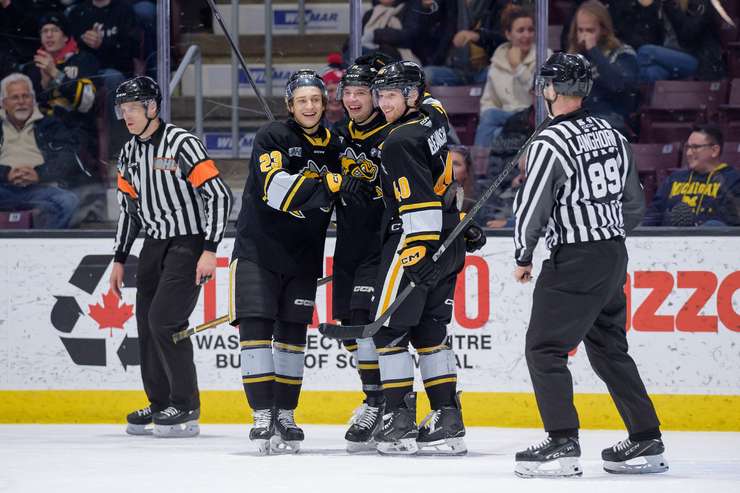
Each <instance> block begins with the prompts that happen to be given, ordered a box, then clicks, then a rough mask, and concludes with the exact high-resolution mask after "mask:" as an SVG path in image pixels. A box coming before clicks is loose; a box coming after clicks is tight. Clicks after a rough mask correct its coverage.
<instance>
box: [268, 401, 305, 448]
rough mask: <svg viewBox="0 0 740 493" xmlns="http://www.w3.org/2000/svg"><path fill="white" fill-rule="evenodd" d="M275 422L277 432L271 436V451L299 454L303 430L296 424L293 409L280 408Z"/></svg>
mask: <svg viewBox="0 0 740 493" xmlns="http://www.w3.org/2000/svg"><path fill="white" fill-rule="evenodd" d="M274 423H275V433H274V434H273V435H272V437H270V453H273V454H297V453H298V451H299V450H301V442H302V441H303V430H302V429H300V428H298V425H297V424H295V419H294V417H293V409H278V410H277V415H276V416H275V421H274Z"/></svg>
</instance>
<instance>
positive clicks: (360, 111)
mask: <svg viewBox="0 0 740 493" xmlns="http://www.w3.org/2000/svg"><path fill="white" fill-rule="evenodd" d="M342 104H343V105H344V107H345V108H346V109H347V113H349V117H350V118H351V119H352V121H354V122H357V123H362V122H364V121H365V120H367V119H368V118H370V115H371V114H372V113H373V96H372V94H371V93H370V88H369V87H366V86H347V87H345V88H344V90H343V91H342Z"/></svg>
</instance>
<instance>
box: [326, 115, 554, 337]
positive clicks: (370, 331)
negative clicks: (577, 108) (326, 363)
mask: <svg viewBox="0 0 740 493" xmlns="http://www.w3.org/2000/svg"><path fill="white" fill-rule="evenodd" d="M549 123H550V119H549V118H545V119H544V120H543V121H542V123H540V125H539V126H538V127H537V128H536V129H535V131H534V132H533V133H532V135H531V136H530V137H529V139H527V141H526V142H525V143H524V145H523V146H522V147H521V148H520V149H519V152H517V153H516V156H514V159H512V160H511V161H509V164H507V165H506V167H505V168H504V170H503V171H502V172H501V174H500V175H499V176H498V177H497V178H496V180H494V182H493V183H491V186H489V187H488V189H487V190H486V191H485V192H483V195H481V196H480V198H479V199H478V201H477V202H476V203H475V204H473V207H471V208H470V210H469V211H468V213H467V214H465V217H464V218H463V220H462V221H460V222H459V223H458V224H457V226H455V229H453V230H452V232H451V233H450V234H449V235H448V236H447V239H445V241H444V243H442V246H440V247H439V249H438V250H437V251H436V252H434V255H432V261H433V262H436V261H437V260H438V259H439V257H441V256H442V254H443V253H444V252H445V250H447V249H448V248H449V247H450V245H451V244H452V242H453V241H455V239H457V237H458V236H459V235H460V233H462V232H463V231H464V230H465V228H467V227H468V224H470V221H472V220H473V217H475V214H476V213H477V212H478V211H479V210H480V208H481V207H483V204H485V203H486V202H487V201H488V199H490V198H491V195H493V192H495V191H496V189H498V187H499V186H501V183H502V182H503V181H504V179H505V178H506V177H507V176H508V174H509V173H510V172H511V170H512V169H514V168H515V167H516V166H518V165H519V158H521V156H522V154H523V153H524V151H525V150H526V149H527V147H529V144H530V143H532V140H534V138H535V137H536V136H537V135H539V133H540V131H541V130H542V129H544V128H545V127H546V126H547V125H549ZM415 286H416V285H415V284H414V283H413V282H409V283H408V285H406V287H405V288H403V291H401V292H400V293H399V294H398V295H397V296H396V299H395V300H394V301H393V303H391V306H389V307H388V308H387V309H386V310H385V311H384V312H383V313H382V314H381V315H380V316H379V317H378V318H377V319H376V320H375V321H373V322H370V323H369V324H367V325H338V324H332V323H322V324H319V332H320V333H321V334H322V335H324V336H326V337H330V338H332V339H339V340H344V339H365V338H367V337H372V336H374V335H375V334H376V333H377V332H378V331H379V330H380V329H381V327H383V324H385V323H386V322H387V321H388V320H389V319H390V318H391V316H392V315H393V314H394V313H395V312H396V310H398V307H400V306H401V304H402V303H403V302H404V301H405V300H406V298H408V296H409V295H410V294H411V292H412V291H413V290H414V287H415Z"/></svg>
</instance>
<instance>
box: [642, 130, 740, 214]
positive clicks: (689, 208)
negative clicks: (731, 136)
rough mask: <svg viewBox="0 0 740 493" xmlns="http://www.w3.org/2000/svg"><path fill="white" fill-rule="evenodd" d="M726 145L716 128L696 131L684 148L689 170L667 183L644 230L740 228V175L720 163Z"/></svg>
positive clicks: (669, 179) (679, 172) (666, 181)
mask: <svg viewBox="0 0 740 493" xmlns="http://www.w3.org/2000/svg"><path fill="white" fill-rule="evenodd" d="M723 144H724V139H723V136H722V132H721V131H720V130H719V128H717V127H716V126H713V125H702V126H697V127H695V128H694V130H693V131H692V132H691V135H689V140H688V141H687V142H686V144H685V145H684V149H685V150H686V158H687V160H688V164H689V167H688V169H681V170H678V171H675V172H673V173H672V174H671V175H670V176H669V177H668V178H667V179H666V180H665V181H664V182H663V184H662V185H661V187H660V189H659V190H658V193H657V194H656V195H655V198H654V199H653V202H652V204H650V208H649V209H648V212H647V214H646V215H645V219H644V221H643V223H642V224H643V225H644V226H740V210H739V208H740V200H739V199H738V195H739V194H740V172H738V171H737V170H736V169H734V168H733V167H732V165H733V164H734V165H735V166H737V164H738V163H729V165H728V163H723V162H721V161H720V155H721V154H722V145H723Z"/></svg>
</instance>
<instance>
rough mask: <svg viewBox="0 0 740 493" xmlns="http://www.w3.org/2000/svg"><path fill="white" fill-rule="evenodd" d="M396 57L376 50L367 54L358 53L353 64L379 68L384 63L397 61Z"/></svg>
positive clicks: (388, 63)
mask: <svg viewBox="0 0 740 493" xmlns="http://www.w3.org/2000/svg"><path fill="white" fill-rule="evenodd" d="M397 61H398V59H397V58H393V57H392V56H390V55H387V54H385V53H383V52H382V51H376V52H374V53H369V54H367V55H360V56H358V57H357V58H355V65H370V66H371V67H372V68H374V69H375V70H380V69H381V68H383V67H385V66H386V65H390V64H391V63H394V62H397Z"/></svg>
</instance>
